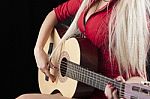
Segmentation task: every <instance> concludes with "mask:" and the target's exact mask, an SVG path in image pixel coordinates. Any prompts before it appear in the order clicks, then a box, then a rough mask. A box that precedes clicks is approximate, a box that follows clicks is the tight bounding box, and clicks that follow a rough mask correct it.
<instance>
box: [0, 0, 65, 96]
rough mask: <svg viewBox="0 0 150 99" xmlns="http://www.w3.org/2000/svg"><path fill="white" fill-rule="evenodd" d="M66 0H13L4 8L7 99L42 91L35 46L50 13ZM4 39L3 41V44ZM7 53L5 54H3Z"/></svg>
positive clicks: (4, 79) (4, 69)
mask: <svg viewBox="0 0 150 99" xmlns="http://www.w3.org/2000/svg"><path fill="white" fill-rule="evenodd" d="M65 1H66V0H17V1H16V0H11V1H9V2H6V4H5V5H6V6H4V7H3V8H4V9H5V8H6V7H7V9H5V10H4V12H5V13H6V14H5V16H4V19H5V21H4V23H5V28H4V32H5V33H4V34H5V35H6V39H5V38H3V37H2V38H3V39H4V40H3V42H5V41H7V43H5V44H4V45H5V47H4V48H5V49H4V48H3V49H4V51H6V55H4V56H5V58H3V59H5V61H4V64H5V65H2V66H3V67H4V68H3V69H1V71H3V72H4V73H2V76H3V77H4V78H3V79H2V82H4V85H3V86H2V87H3V88H4V90H2V92H3V93H4V98H3V99H15V97H17V96H19V95H21V94H24V93H39V92H40V91H39V87H38V79H37V77H38V75H37V72H38V69H37V66H36V63H35V59H34V53H33V49H34V46H35V42H36V39H37V36H38V33H39V29H40V26H41V24H42V22H43V21H44V19H45V17H46V15H47V14H48V13H49V12H50V11H51V10H52V9H53V8H54V7H56V6H57V5H58V4H60V3H63V2H65ZM3 42H2V43H3ZM2 54H5V53H2ZM2 95H3V94H2Z"/></svg>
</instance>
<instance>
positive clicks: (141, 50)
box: [109, 0, 150, 78]
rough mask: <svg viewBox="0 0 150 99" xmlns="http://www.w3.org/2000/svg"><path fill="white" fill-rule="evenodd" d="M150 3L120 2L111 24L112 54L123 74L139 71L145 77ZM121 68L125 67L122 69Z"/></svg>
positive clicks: (114, 11) (138, 0)
mask: <svg viewBox="0 0 150 99" xmlns="http://www.w3.org/2000/svg"><path fill="white" fill-rule="evenodd" d="M149 16H150V0H118V2H117V4H116V5H115V7H114V9H113V12H112V13H111V17H110V22H109V51H110V54H111V53H112V54H113V55H115V56H116V58H117V61H118V64H119V67H120V71H121V69H122V68H123V69H125V71H126V72H127V76H128V77H130V76H131V74H130V72H132V73H133V74H135V72H136V70H137V72H138V73H139V74H140V76H141V77H143V78H146V61H147V53H148V50H149V46H150V31H149V29H148V21H149V19H148V18H149ZM121 66H122V67H121Z"/></svg>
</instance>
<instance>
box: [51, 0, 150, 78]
mask: <svg viewBox="0 0 150 99" xmlns="http://www.w3.org/2000/svg"><path fill="white" fill-rule="evenodd" d="M89 1H90V0H83V2H82V4H81V6H80V8H79V10H78V12H77V14H76V16H75V18H74V20H73V22H72V23H71V25H70V27H69V29H68V30H67V31H66V33H65V35H64V36H63V37H62V39H61V40H60V42H59V44H58V46H60V45H61V44H62V43H63V42H64V41H65V40H66V39H68V38H69V37H71V36H72V35H73V34H74V33H76V31H77V29H78V27H77V20H78V18H79V15H80V13H81V12H82V11H83V9H84V8H85V6H86V5H88V3H89ZM149 15H150V1H149V0H118V2H117V3H116V5H115V6H114V8H113V10H112V13H111V17H110V21H109V52H110V56H115V57H116V59H117V61H118V64H119V69H120V73H122V69H124V70H125V71H126V72H127V74H128V75H127V76H128V77H129V76H131V75H130V72H133V73H135V71H136V70H137V71H138V73H139V74H140V76H142V77H143V78H144V76H145V78H146V59H147V53H148V49H149V41H150V40H149V39H150V36H149V29H148V26H147V25H148V20H147V18H148V17H147V16H149ZM58 46H57V47H58ZM57 47H56V48H55V49H54V50H53V53H54V52H55V50H56V49H57ZM53 53H52V54H51V56H52V55H53ZM110 58H111V57H110ZM143 75H144V76H143Z"/></svg>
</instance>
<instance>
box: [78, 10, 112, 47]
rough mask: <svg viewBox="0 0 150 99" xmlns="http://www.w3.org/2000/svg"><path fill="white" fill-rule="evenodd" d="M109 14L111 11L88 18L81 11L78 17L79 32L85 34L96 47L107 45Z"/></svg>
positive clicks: (100, 12)
mask: <svg viewBox="0 0 150 99" xmlns="http://www.w3.org/2000/svg"><path fill="white" fill-rule="evenodd" d="M110 12H111V9H109V10H106V11H105V10H103V11H99V12H97V13H94V14H91V15H90V16H86V11H83V12H82V14H81V15H80V17H79V20H78V27H79V30H80V31H81V32H82V33H83V34H85V36H86V37H87V38H89V39H90V40H91V41H92V42H93V43H94V44H95V45H96V46H97V47H100V46H102V45H103V44H107V42H108V25H109V18H110ZM86 17H88V19H86ZM85 20H86V21H85Z"/></svg>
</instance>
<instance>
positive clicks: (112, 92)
mask: <svg viewBox="0 0 150 99" xmlns="http://www.w3.org/2000/svg"><path fill="white" fill-rule="evenodd" d="M116 80H117V81H121V82H125V80H124V79H123V77H122V76H118V77H117V78H116ZM105 96H106V97H107V98H108V99H119V97H118V94H117V89H116V88H115V87H114V86H113V85H112V84H107V85H106V87H105Z"/></svg>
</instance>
